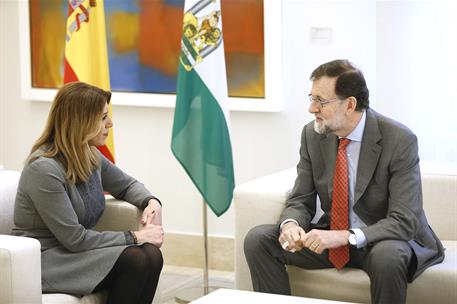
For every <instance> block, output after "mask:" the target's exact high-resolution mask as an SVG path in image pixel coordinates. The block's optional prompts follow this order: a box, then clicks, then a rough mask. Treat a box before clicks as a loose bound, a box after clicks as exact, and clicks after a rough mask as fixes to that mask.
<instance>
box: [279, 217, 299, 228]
mask: <svg viewBox="0 0 457 304" xmlns="http://www.w3.org/2000/svg"><path fill="white" fill-rule="evenodd" d="M288 222H294V223H295V224H297V226H299V225H298V222H297V221H296V220H294V219H286V220H284V221H282V223H281V224H280V225H279V231H281V229H282V226H284V225H285V224H286V223H288Z"/></svg>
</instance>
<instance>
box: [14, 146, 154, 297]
mask: <svg viewBox="0 0 457 304" xmlns="http://www.w3.org/2000/svg"><path fill="white" fill-rule="evenodd" d="M100 158H101V162H100V167H99V168H97V169H96V170H94V171H93V173H92V175H91V177H90V179H89V181H88V182H87V183H79V184H76V185H75V184H71V183H70V182H69V181H68V180H67V179H66V177H65V171H64V169H63V167H62V165H61V164H60V163H59V162H58V161H56V160H55V159H52V158H45V157H43V156H41V157H39V158H38V159H36V160H35V161H33V162H32V163H31V164H29V165H27V166H25V168H24V170H23V171H22V175H21V178H20V181H19V186H18V191H17V196H16V204H15V209H14V224H15V227H14V228H13V232H12V234H13V235H17V236H26V237H32V238H35V239H37V240H38V241H40V243H41V271H42V272H41V273H42V287H43V292H59V293H69V294H74V295H86V294H89V293H91V292H92V290H93V289H94V288H95V287H96V286H97V285H98V283H100V282H101V281H102V280H103V279H104V278H105V276H106V275H107V274H108V273H109V271H110V270H111V268H112V267H113V265H114V263H115V262H116V260H117V259H118V257H119V255H120V254H121V253H122V251H123V250H124V249H125V248H126V247H127V246H129V245H132V244H133V240H132V238H131V237H130V235H129V234H128V233H127V232H114V231H103V232H98V231H95V230H92V228H93V227H94V226H95V224H96V223H97V221H98V219H99V218H100V216H101V215H102V214H103V211H104V209H105V198H104V194H103V192H104V191H107V192H109V193H110V194H111V195H113V196H114V197H115V198H118V199H121V200H125V201H127V202H130V203H132V204H134V205H135V206H137V207H139V208H140V209H144V207H145V206H146V204H147V202H148V200H149V199H151V198H153V197H154V196H152V195H151V193H150V192H149V191H148V190H147V189H146V188H145V187H144V186H143V184H141V183H140V182H138V181H137V180H135V179H134V178H132V177H130V176H128V175H127V174H125V173H124V172H123V171H121V170H120V169H119V168H118V167H117V166H115V165H113V164H112V163H111V162H110V161H109V160H107V159H106V158H105V157H103V155H101V154H100Z"/></svg>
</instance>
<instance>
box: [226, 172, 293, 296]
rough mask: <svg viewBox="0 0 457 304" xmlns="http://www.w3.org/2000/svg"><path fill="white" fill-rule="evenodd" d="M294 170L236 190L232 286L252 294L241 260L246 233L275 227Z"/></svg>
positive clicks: (267, 177)
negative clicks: (272, 225) (249, 291)
mask: <svg viewBox="0 0 457 304" xmlns="http://www.w3.org/2000/svg"><path fill="white" fill-rule="evenodd" d="M296 176H297V173H296V169H295V168H291V169H287V170H284V171H281V172H278V173H274V174H271V175H268V176H264V177H261V178H258V179H255V180H253V181H250V182H247V183H244V184H242V185H239V186H237V187H236V189H235V192H234V198H233V204H234V210H235V286H236V288H237V289H243V290H252V284H251V277H250V274H249V269H248V266H247V264H246V259H245V257H244V250H243V243H244V238H245V236H246V234H247V233H248V231H249V230H250V229H251V228H252V227H254V226H257V225H261V224H274V223H276V222H277V221H278V219H279V216H280V214H281V212H282V210H283V209H284V204H285V201H286V197H287V194H288V192H289V191H290V190H291V189H292V187H293V185H294V181H295V178H296Z"/></svg>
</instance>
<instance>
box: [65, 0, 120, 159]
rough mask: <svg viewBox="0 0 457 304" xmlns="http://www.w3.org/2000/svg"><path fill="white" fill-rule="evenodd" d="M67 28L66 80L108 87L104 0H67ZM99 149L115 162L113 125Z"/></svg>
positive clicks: (103, 87)
mask: <svg viewBox="0 0 457 304" xmlns="http://www.w3.org/2000/svg"><path fill="white" fill-rule="evenodd" d="M66 29H67V30H66V44H65V69H64V83H67V82H71V81H83V82H86V83H89V84H91V85H94V86H97V87H99V88H102V89H104V90H107V91H109V90H110V82H109V68H108V52H107V49H106V31H105V11H104V7H103V0H68V18H67V27H66ZM109 115H110V116H111V105H110V106H109ZM98 149H99V150H100V151H101V152H102V153H103V155H105V156H106V157H107V158H108V159H109V160H111V161H112V162H113V163H114V157H113V155H114V144H113V131H112V129H110V133H109V136H108V139H107V142H106V146H102V147H98Z"/></svg>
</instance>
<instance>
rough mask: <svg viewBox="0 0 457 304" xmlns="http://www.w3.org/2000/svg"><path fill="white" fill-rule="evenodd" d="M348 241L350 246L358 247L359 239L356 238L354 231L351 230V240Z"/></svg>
mask: <svg viewBox="0 0 457 304" xmlns="http://www.w3.org/2000/svg"><path fill="white" fill-rule="evenodd" d="M348 241H349V245H350V246H351V247H357V239H356V237H355V233H354V231H352V230H349V239H348Z"/></svg>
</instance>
